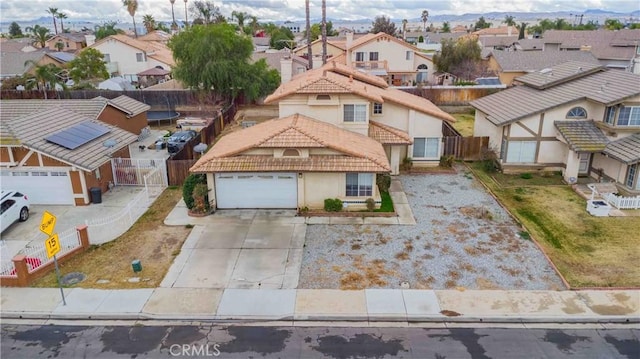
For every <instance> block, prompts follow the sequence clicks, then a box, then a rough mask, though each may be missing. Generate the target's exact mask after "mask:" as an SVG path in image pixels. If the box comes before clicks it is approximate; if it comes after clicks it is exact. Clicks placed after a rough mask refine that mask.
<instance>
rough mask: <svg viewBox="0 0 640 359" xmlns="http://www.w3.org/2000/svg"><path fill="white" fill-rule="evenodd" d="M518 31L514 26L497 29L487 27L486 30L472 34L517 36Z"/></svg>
mask: <svg viewBox="0 0 640 359" xmlns="http://www.w3.org/2000/svg"><path fill="white" fill-rule="evenodd" d="M518 33H519V30H518V28H517V27H515V26H499V27H488V28H486V29H480V30H478V31H474V32H472V34H474V35H492V36H511V35H516V36H517V35H518Z"/></svg>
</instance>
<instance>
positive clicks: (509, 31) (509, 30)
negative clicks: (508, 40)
mask: <svg viewBox="0 0 640 359" xmlns="http://www.w3.org/2000/svg"><path fill="white" fill-rule="evenodd" d="M511 28H512V26H509V25H507V36H511V31H512V29H511Z"/></svg>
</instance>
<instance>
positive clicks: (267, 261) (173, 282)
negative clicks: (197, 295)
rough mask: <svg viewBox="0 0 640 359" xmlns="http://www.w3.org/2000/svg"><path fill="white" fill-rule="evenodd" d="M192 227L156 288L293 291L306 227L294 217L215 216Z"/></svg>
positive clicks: (264, 213)
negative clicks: (158, 286)
mask: <svg viewBox="0 0 640 359" xmlns="http://www.w3.org/2000/svg"><path fill="white" fill-rule="evenodd" d="M197 223H199V224H197V225H196V226H195V227H194V228H193V230H192V231H191V234H190V235H189V238H187V240H186V241H185V243H184V245H183V246H182V250H181V252H180V254H179V255H178V256H177V257H176V259H175V261H174V263H173V265H172V266H171V268H170V269H169V272H168V273H167V275H166V276H165V278H164V280H163V281H162V283H161V284H160V287H173V288H264V289H293V288H296V287H297V285H298V276H299V273H300V265H301V263H302V247H303V246H304V240H305V233H306V224H304V218H300V217H295V211H283V210H272V211H269V210H237V211H218V212H217V213H216V214H214V215H212V216H208V217H205V218H199V219H198V221H197Z"/></svg>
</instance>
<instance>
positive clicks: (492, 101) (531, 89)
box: [471, 62, 640, 194]
mask: <svg viewBox="0 0 640 359" xmlns="http://www.w3.org/2000/svg"><path fill="white" fill-rule="evenodd" d="M517 81H518V82H520V83H522V85H521V86H515V87H512V88H509V89H507V90H504V91H501V92H499V93H496V94H492V95H489V96H486V97H483V98H481V99H478V100H475V101H472V102H471V106H473V107H474V108H475V109H476V115H475V124H474V135H475V136H489V138H490V146H491V147H492V148H493V149H495V150H496V153H497V154H498V156H499V158H500V161H501V163H502V166H503V169H504V170H505V171H531V170H536V169H540V170H562V172H563V177H564V179H565V181H567V182H568V183H575V182H576V179H577V178H578V177H579V176H591V177H596V178H597V179H600V180H609V181H614V182H616V184H617V185H618V188H619V189H620V190H621V191H623V192H629V193H635V194H640V180H639V179H638V177H640V164H639V163H640V106H638V104H639V103H640V86H639V84H640V76H639V75H635V74H631V73H628V72H623V71H615V70H607V69H605V68H604V67H602V66H600V65H594V64H592V63H582V62H567V63H564V64H560V65H557V66H554V67H552V68H550V69H544V70H541V71H538V72H533V73H530V74H527V75H525V76H522V77H519V78H518V79H517Z"/></svg>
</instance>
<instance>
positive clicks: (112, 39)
mask: <svg viewBox="0 0 640 359" xmlns="http://www.w3.org/2000/svg"><path fill="white" fill-rule="evenodd" d="M89 48H95V49H97V50H99V51H100V52H101V53H102V54H104V59H105V62H106V65H107V71H109V73H110V74H111V75H114V76H121V77H124V78H125V79H127V80H129V81H131V82H137V81H138V76H137V74H138V73H139V72H142V71H145V70H148V69H150V68H153V67H158V66H160V67H161V68H162V69H165V70H169V71H170V70H171V69H172V68H173V66H175V62H174V61H173V54H172V52H171V50H170V49H169V48H168V47H167V46H166V45H165V44H163V43H162V42H159V41H141V40H137V39H134V38H132V37H129V36H127V35H112V36H109V37H106V38H104V39H102V40H100V41H98V42H96V43H95V44H93V45H91V46H89Z"/></svg>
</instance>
